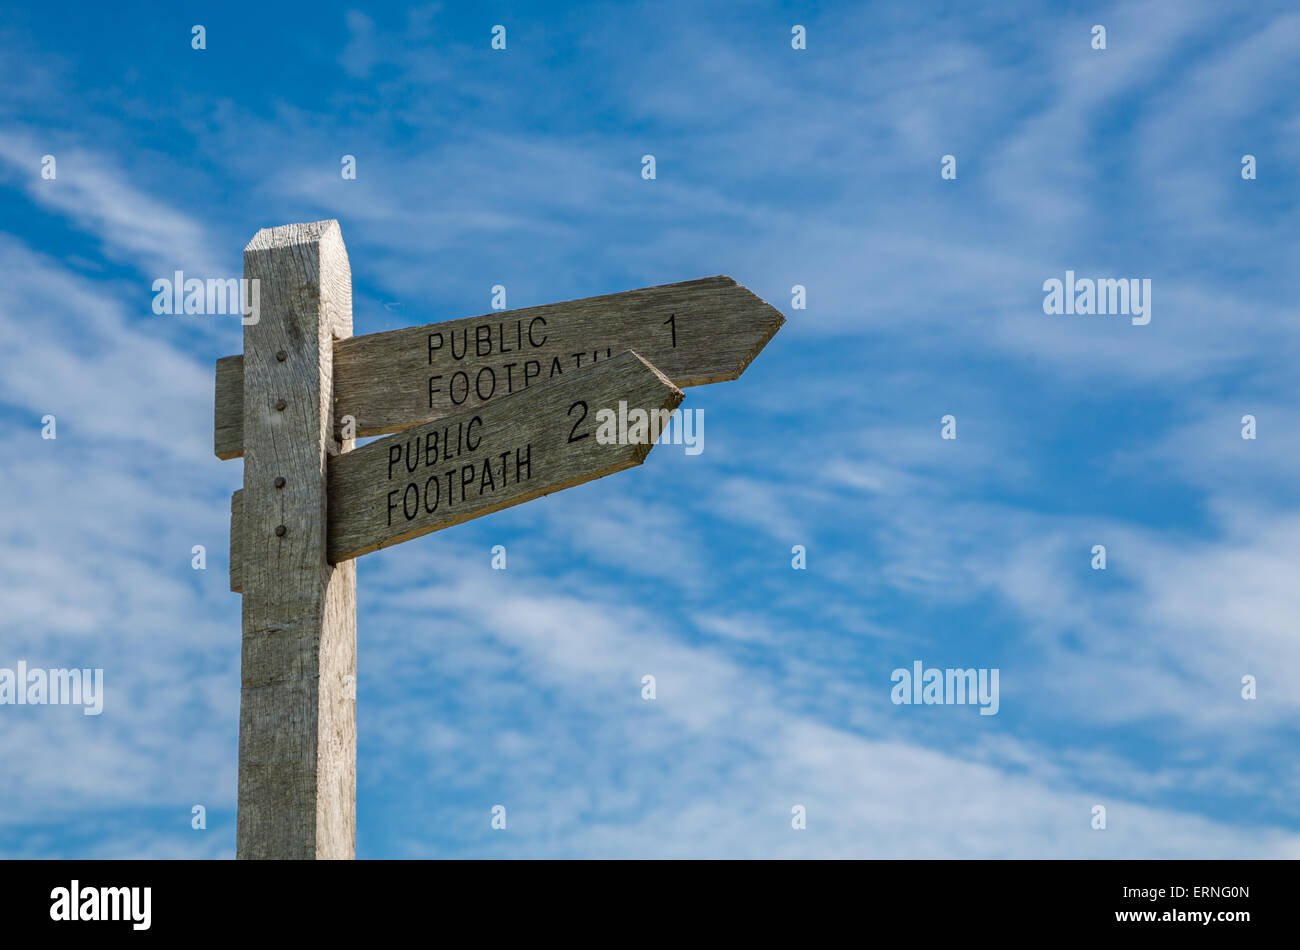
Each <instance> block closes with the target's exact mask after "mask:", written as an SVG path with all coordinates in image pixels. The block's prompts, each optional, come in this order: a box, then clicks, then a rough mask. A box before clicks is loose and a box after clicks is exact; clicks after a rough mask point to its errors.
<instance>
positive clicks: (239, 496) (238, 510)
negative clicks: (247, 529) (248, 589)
mask: <svg viewBox="0 0 1300 950" xmlns="http://www.w3.org/2000/svg"><path fill="white" fill-rule="evenodd" d="M243 523H244V490H243V489H242V488H241V489H239V490H238V491H236V492H235V493H234V494H233V495H231V496H230V589H231V590H232V591H234V592H235V593H236V594H239V593H242V592H243V590H244V578H243V573H242V569H241V568H240V564H242V563H243V560H244V552H243V551H242V550H241V549H240V546H239V533H240V532H241V531H242V530H243Z"/></svg>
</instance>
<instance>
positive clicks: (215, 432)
mask: <svg viewBox="0 0 1300 950" xmlns="http://www.w3.org/2000/svg"><path fill="white" fill-rule="evenodd" d="M212 406H213V420H212V449H213V451H214V452H216V454H217V458H219V459H235V458H239V457H240V456H241V455H243V454H244V358H243V357H242V356H223V357H222V358H221V359H219V360H217V375H216V396H215V398H214V399H213V402H212Z"/></svg>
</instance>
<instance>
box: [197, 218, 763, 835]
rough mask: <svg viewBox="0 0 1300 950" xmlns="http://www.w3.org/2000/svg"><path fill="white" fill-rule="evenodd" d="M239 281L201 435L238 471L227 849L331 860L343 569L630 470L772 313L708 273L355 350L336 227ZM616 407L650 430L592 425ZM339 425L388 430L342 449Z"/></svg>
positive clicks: (343, 823) (295, 227)
mask: <svg viewBox="0 0 1300 950" xmlns="http://www.w3.org/2000/svg"><path fill="white" fill-rule="evenodd" d="M244 276H245V278H247V279H250V280H258V281H259V282H260V285H261V286H260V300H261V312H260V314H259V319H258V320H257V321H256V322H250V323H247V324H246V325H245V327H244V352H243V355H242V356H237V357H226V358H225V359H222V360H219V361H218V362H217V380H216V400H215V435H214V447H215V451H216V454H217V455H218V457H220V458H237V457H239V456H241V455H242V456H243V458H244V487H243V489H242V490H241V491H238V492H236V493H235V494H234V496H233V497H232V499H231V519H230V583H231V589H232V590H235V591H239V592H240V593H242V594H243V647H242V657H241V678H240V679H241V691H240V718H239V813H238V818H237V832H236V838H237V840H236V853H237V856H238V857H240V858H350V857H352V856H353V855H354V853H355V846H356V565H355V560H354V559H355V558H357V557H359V556H360V555H362V554H366V553H369V552H371V551H376V550H379V549H380V548H383V547H386V546H388V545H392V544H397V543H399V542H401V541H406V540H409V539H411V538H416V537H419V536H420V535H423V534H428V533H429V532H431V531H438V530H440V529H442V528H447V527H450V526H452V525H456V524H460V523H461V522H464V521H469V520H470V519H473V518H477V517H480V516H482V515H486V514H490V513H491V512H494V511H500V510H501V509H503V508H508V507H510V506H512V505H517V504H521V503H522V502H525V501H530V500H532V499H534V498H538V497H541V496H542V495H546V494H549V493H551V492H554V491H559V490H561V489H564V488H570V487H572V486H575V485H579V484H582V483H583V482H587V481H591V480H592V479H596V478H600V477H602V476H604V475H609V474H612V473H614V472H617V471H620V470H622V469H625V468H630V467H632V466H635V465H639V464H641V462H643V461H644V460H645V458H646V456H647V454H648V453H649V451H650V449H651V447H652V441H653V438H654V434H656V433H657V432H658V431H660V427H661V426H662V424H663V422H664V421H665V420H666V419H667V417H668V415H669V414H671V413H672V411H673V410H674V409H676V407H677V405H678V404H679V403H680V402H681V400H682V392H681V390H680V389H679V388H678V387H679V386H694V385H700V384H703V383H710V382H718V381H721V380H727V379H735V378H736V377H737V376H739V375H740V374H741V372H743V371H744V369H745V367H746V366H747V365H748V364H749V362H750V361H751V360H753V358H754V357H755V356H756V355H757V354H758V352H759V351H760V350H761V349H762V348H763V346H764V345H765V344H766V343H767V341H768V340H769V339H771V337H772V335H773V334H775V333H776V331H777V330H778V329H779V328H780V326H781V324H782V323H783V322H784V317H782V316H781V314H780V313H779V312H777V311H776V310H775V309H773V308H772V307H771V306H769V305H768V304H766V303H764V302H763V301H762V300H760V299H759V298H758V297H756V296H754V295H753V294H751V293H750V292H749V291H748V290H746V289H745V288H743V287H741V286H740V285H738V284H737V283H736V282H735V281H733V280H731V279H730V278H728V277H710V278H706V279H703V280H694V281H686V282H683V283H679V284H667V285H664V286H661V287H648V288H645V289H643V290H634V291H629V292H627V293H625V294H611V295H608V296H604V297H589V298H586V299H584V300H574V301H569V302H567V303H560V304H551V305H548V306H545V307H530V308H528V309H524V310H513V311H501V312H498V313H495V314H493V315H491V316H483V317H470V318H467V319H461V320H452V321H448V322H445V323H435V324H430V325H428V326H423V327H412V328H409V329H403V330H391V331H387V332H384V333H376V334H371V335H369V336H363V337H355V338H354V337H352V277H351V270H350V267H349V264H348V258H347V251H346V249H345V248H344V246H343V239H342V236H341V234H340V232H339V227H338V223H337V222H335V221H318V222H316V223H314V224H290V225H285V226H283V227H278V228H271V229H264V230H262V231H259V232H258V233H257V234H256V235H255V236H254V238H253V240H252V241H251V242H250V243H249V245H248V247H247V248H245V250H244ZM620 407H634V408H636V409H640V410H641V411H643V412H644V413H646V414H647V415H648V417H649V418H650V419H651V421H652V428H651V434H649V435H648V437H647V438H645V439H640V438H638V440H637V441H632V442H629V441H627V439H626V438H624V439H623V441H620V440H619V438H613V437H610V433H608V432H604V431H601V430H599V429H598V426H597V416H598V414H599V413H600V412H601V410H611V411H612V410H615V409H618V408H620ZM344 416H352V417H353V419H354V420H355V427H354V428H355V434H356V435H361V436H367V435H379V434H385V433H390V432H393V433H397V434H395V435H390V436H388V438H384V439H378V440H376V441H374V442H371V443H370V444H368V445H366V446H363V447H362V448H360V449H355V450H353V442H352V439H351V438H350V437H346V438H345V437H344V436H350V435H351V434H352V432H351V429H352V428H353V427H351V426H348V425H345V424H344V423H343V421H342V420H343V417H344ZM620 431H621V432H622V434H623V435H624V436H625V435H626V432H627V429H626V428H623V427H620Z"/></svg>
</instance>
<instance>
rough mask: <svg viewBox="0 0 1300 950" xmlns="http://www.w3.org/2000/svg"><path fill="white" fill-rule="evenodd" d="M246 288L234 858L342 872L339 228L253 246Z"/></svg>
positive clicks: (343, 302)
mask: <svg viewBox="0 0 1300 950" xmlns="http://www.w3.org/2000/svg"><path fill="white" fill-rule="evenodd" d="M244 276H245V277H246V278H248V279H250V280H258V281H260V282H261V286H260V292H261V319H260V320H259V321H258V322H257V323H255V324H249V325H247V326H245V327H244V360H243V362H244V366H243V369H244V372H243V374H242V375H243V384H242V385H243V403H244V405H243V441H244V489H243V495H242V499H241V501H242V509H243V510H242V515H243V517H242V519H241V524H239V525H235V526H234V534H235V535H236V537H237V538H238V540H237V541H235V542H234V547H235V548H236V550H237V551H238V552H239V562H240V563H239V568H238V570H239V575H240V581H241V586H242V588H243V655H242V671H241V686H242V689H241V693H240V709H239V814H238V819H237V829H236V853H237V855H238V857H240V858H350V857H352V856H353V855H354V853H355V834H356V832H355V816H356V805H355V802H356V708H355V699H354V698H353V697H354V696H355V693H354V692H353V689H352V684H354V683H355V676H356V568H355V565H354V564H352V563H347V564H340V565H338V566H337V567H332V566H331V565H330V564H329V563H328V562H327V560H326V557H325V535H326V525H327V518H328V508H327V505H328V496H327V491H326V470H327V466H328V463H329V459H330V458H331V457H333V456H336V455H337V453H339V452H340V451H346V450H347V449H350V448H351V443H350V442H348V443H344V444H342V445H339V444H337V443H336V442H335V440H334V438H333V432H334V424H333V419H332V417H331V407H332V406H333V391H332V383H333V379H334V371H333V354H334V340H336V339H342V338H346V337H348V336H350V335H351V333H352V286H351V271H350V269H349V266H348V258H347V251H346V249H345V248H344V246H343V239H342V236H341V235H340V233H339V227H338V223H337V222H335V221H319V222H316V223H314V224H291V225H286V226H284V227H279V228H272V229H268V230H262V231H259V232H258V233H257V234H256V235H255V236H254V238H253V240H252V241H251V242H250V243H249V245H248V247H247V248H246V249H245V250H244ZM280 357H282V358H280ZM277 478H283V479H284V482H283V483H282V487H277V486H276V479H277ZM281 529H282V530H281Z"/></svg>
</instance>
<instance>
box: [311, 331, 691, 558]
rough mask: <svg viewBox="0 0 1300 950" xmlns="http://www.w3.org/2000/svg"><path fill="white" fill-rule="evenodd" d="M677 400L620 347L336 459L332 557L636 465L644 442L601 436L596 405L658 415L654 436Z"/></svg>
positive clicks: (666, 383) (646, 446) (663, 381)
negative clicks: (554, 376) (544, 380)
mask: <svg viewBox="0 0 1300 950" xmlns="http://www.w3.org/2000/svg"><path fill="white" fill-rule="evenodd" d="M681 400H682V392H681V390H680V389H678V388H677V387H676V386H674V385H673V384H672V382H671V381H670V380H669V379H668V378H667V377H666V376H665V375H664V374H662V373H660V372H659V371H658V370H657V369H656V368H655V367H654V366H652V365H650V363H648V362H646V361H645V360H643V359H642V358H641V357H640V356H638V355H637V354H636V353H634V352H632V351H624V352H623V353H621V354H618V355H616V356H613V357H612V358H609V359H604V360H600V361H599V362H596V363H590V364H588V365H586V366H584V367H582V368H581V369H575V370H573V371H572V372H570V373H566V374H565V375H564V376H563V377H562V378H557V379H555V380H551V381H549V382H547V383H545V384H542V385H536V386H531V387H529V388H528V389H524V390H520V391H519V392H517V393H515V394H513V395H510V396H506V397H504V398H502V399H494V400H492V401H491V402H490V403H488V404H487V405H483V406H479V407H478V408H475V409H471V410H467V411H462V412H457V413H453V414H451V415H449V416H446V417H444V418H442V419H440V420H438V421H437V422H435V423H432V424H426V425H423V426H418V427H416V428H413V429H408V430H406V431H404V432H401V433H399V434H397V435H392V436H389V437H388V438H386V439H378V440H376V441H374V442H371V443H370V444H369V445H366V446H363V447H362V448H360V449H357V450H356V451H354V452H349V453H348V454H346V455H342V456H340V457H339V458H337V459H335V460H334V464H333V465H331V466H330V471H329V507H330V521H329V542H328V555H329V558H330V559H331V560H332V561H334V562H335V563H337V562H340V561H343V560H344V559H346V558H355V557H357V556H359V555H362V554H366V553H368V552H370V551H376V550H378V549H380V548H382V547H387V546H388V545H391V544H397V543H398V542H400V541H406V540H409V539H411V538H416V537H419V536H420V535H423V534H428V533H429V532H431V531H437V530H440V529H442V528H446V527H450V526H451V525H455V524H460V523H462V522H464V521H469V520H470V519H472V518H478V517H481V516H482V515H486V514H489V513H491V512H494V511H500V510H501V509H503V508H508V507H510V506H512V505H518V504H521V503H523V502H525V501H530V500H532V499H534V498H538V497H541V496H542V495H546V494H549V493H551V492H554V491H559V490H561V489H564V488H569V487H571V486H574V485H580V484H582V483H583V482H588V481H591V480H592V479H596V478H600V477H602V476H604V475H609V474H611V473H613V472H617V471H620V470H622V469H625V468H630V467H631V466H634V465H639V464H641V462H643V461H644V460H645V457H646V455H647V454H648V453H649V451H650V449H651V447H652V446H651V444H650V442H648V441H643V442H640V443H639V444H619V443H617V442H608V441H603V440H602V437H601V435H602V434H601V433H599V432H598V424H599V422H600V421H601V417H602V413H601V410H610V411H611V412H612V413H614V414H615V417H617V414H618V413H619V410H620V403H623V404H624V405H623V407H622V408H623V410H624V418H625V419H626V418H628V415H629V414H631V413H632V410H634V409H641V410H642V411H644V412H646V413H647V414H650V413H655V414H656V415H655V418H656V419H658V420H659V424H660V427H659V428H658V429H656V430H655V433H656V434H657V433H658V432H660V431H662V430H663V426H664V425H666V423H667V419H668V417H669V416H670V415H671V413H672V411H673V410H674V409H676V407H677V405H678V404H679V403H680V402H681ZM614 428H615V427H610V429H611V430H614ZM628 429H629V427H628V426H625V427H624V430H625V431H628ZM615 434H616V432H615ZM633 434H636V433H633Z"/></svg>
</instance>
